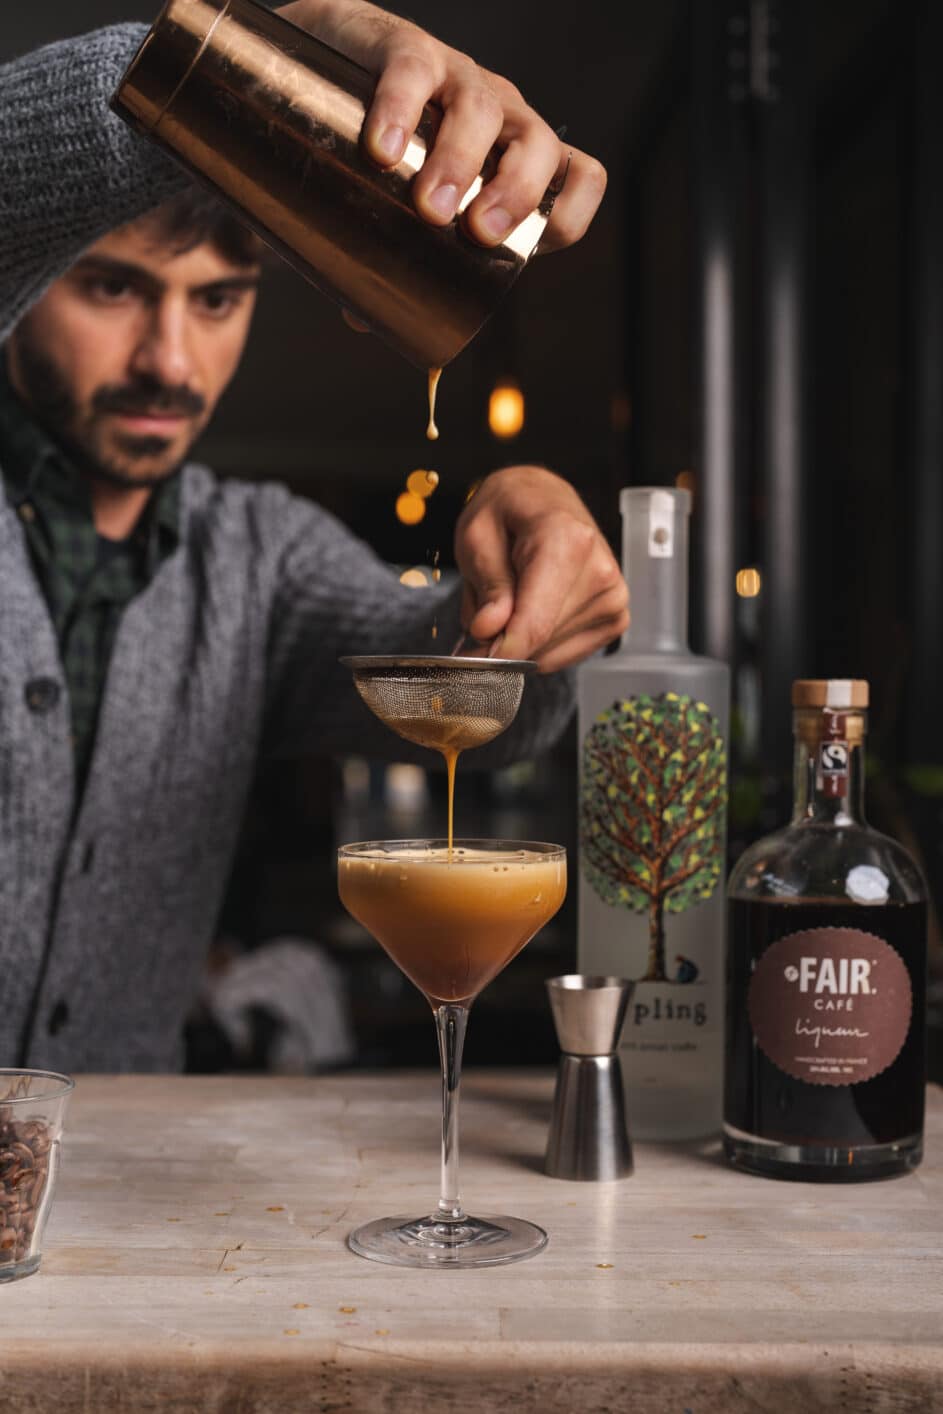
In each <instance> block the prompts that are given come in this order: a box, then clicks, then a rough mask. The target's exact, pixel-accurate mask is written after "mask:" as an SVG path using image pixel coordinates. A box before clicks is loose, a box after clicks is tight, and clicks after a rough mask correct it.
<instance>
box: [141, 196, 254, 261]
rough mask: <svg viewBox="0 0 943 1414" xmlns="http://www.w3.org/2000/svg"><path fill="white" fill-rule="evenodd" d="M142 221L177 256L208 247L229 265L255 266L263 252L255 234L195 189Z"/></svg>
mask: <svg viewBox="0 0 943 1414" xmlns="http://www.w3.org/2000/svg"><path fill="white" fill-rule="evenodd" d="M142 219H143V220H144V221H145V222H146V223H147V225H148V226H149V227H150V229H151V230H152V231H153V232H154V235H155V237H156V239H157V241H158V242H160V243H161V244H163V243H165V242H166V243H167V244H168V245H170V246H172V247H173V249H174V250H175V251H176V253H177V254H178V255H186V253H187V251H190V250H193V249H194V248H195V247H196V246H198V245H203V244H209V245H212V246H215V248H216V250H217V251H218V252H219V254H220V255H221V256H222V257H223V259H224V260H228V261H229V262H230V263H231V264H232V265H257V264H258V263H259V261H260V260H261V259H262V252H263V250H264V249H265V247H264V245H263V243H262V241H261V240H260V239H259V237H258V236H257V235H256V234H255V232H254V231H251V230H250V229H249V227H248V226H245V225H243V223H242V222H241V221H240V220H239V218H238V217H237V216H233V215H232V213H231V212H230V211H229V210H228V208H227V207H225V206H223V204H222V203H221V202H220V201H218V200H217V199H216V197H215V196H213V195H211V193H210V192H207V191H204V190H203V188H202V187H198V186H190V187H187V188H186V190H184V191H182V192H180V194H179V196H173V197H171V198H170V199H169V200H168V201H165V202H163V203H162V204H161V205H160V206H157V207H155V208H154V210H153V211H150V212H148V214H147V215H146V216H145V217H143V218H142Z"/></svg>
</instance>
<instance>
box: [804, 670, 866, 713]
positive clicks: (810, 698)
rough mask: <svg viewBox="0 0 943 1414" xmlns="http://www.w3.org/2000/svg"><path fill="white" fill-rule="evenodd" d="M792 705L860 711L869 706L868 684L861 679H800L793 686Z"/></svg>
mask: <svg viewBox="0 0 943 1414" xmlns="http://www.w3.org/2000/svg"><path fill="white" fill-rule="evenodd" d="M792 705H793V707H832V708H837V709H838V710H839V711H841V710H845V711H848V710H853V709H855V708H858V709H859V710H860V709H862V708H864V707H867V705H868V684H867V683H866V682H864V681H863V680H862V679H861V678H799V679H798V681H797V682H794V683H793V685H792Z"/></svg>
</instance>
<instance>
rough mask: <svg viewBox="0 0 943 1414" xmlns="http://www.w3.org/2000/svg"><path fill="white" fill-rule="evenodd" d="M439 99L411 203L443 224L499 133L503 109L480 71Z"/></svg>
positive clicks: (450, 215) (449, 217) (502, 121)
mask: <svg viewBox="0 0 943 1414" xmlns="http://www.w3.org/2000/svg"><path fill="white" fill-rule="evenodd" d="M440 102H441V103H442V106H443V108H444V115H443V118H442V123H441V125H440V127H439V131H438V133H437V135H436V139H435V142H434V144H433V146H432V150H431V151H430V153H429V154H428V156H427V157H426V160H425V162H424V163H423V165H422V168H421V170H420V171H419V172H418V173H417V175H416V177H415V180H414V181H413V201H414V202H415V204H416V209H417V210H418V211H419V214H420V215H421V216H424V217H425V219H426V220H427V221H431V222H433V223H434V224H435V225H446V224H447V223H448V222H449V221H451V220H452V219H453V217H454V216H455V213H456V212H457V211H458V208H459V203H460V202H461V200H462V198H463V197H464V195H465V193H466V192H467V191H468V189H469V187H470V186H471V185H472V183H473V182H474V181H475V179H476V177H477V176H478V174H479V173H480V171H481V169H482V167H483V166H484V164H485V161H486V159H487V157H488V154H489V152H490V151H491V149H492V147H493V146H494V143H495V141H496V140H497V138H498V136H499V135H500V133H501V130H502V128H503V126H504V109H503V108H502V106H501V104H500V102H499V101H498V98H497V96H496V95H495V93H494V90H493V89H492V87H491V86H490V84H489V83H488V81H487V76H486V75H485V73H484V71H483V70H481V69H474V70H470V71H469V75H468V77H467V78H466V79H464V80H461V81H459V82H458V83H456V84H454V85H451V86H449V87H447V88H446V89H445V91H444V92H443V93H442V94H441V96H440Z"/></svg>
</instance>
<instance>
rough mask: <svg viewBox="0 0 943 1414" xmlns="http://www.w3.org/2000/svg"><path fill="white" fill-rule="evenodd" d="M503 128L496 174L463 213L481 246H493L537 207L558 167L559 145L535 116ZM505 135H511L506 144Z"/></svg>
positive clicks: (529, 111)
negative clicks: (503, 146)
mask: <svg viewBox="0 0 943 1414" xmlns="http://www.w3.org/2000/svg"><path fill="white" fill-rule="evenodd" d="M527 112H528V113H529V115H530V116H529V117H528V118H527V119H526V120H524V121H523V122H517V121H515V122H514V123H513V124H507V123H506V124H505V126H504V129H503V130H502V133H501V135H500V142H501V143H505V142H507V146H506V147H505V150H504V152H503V154H502V156H501V159H500V161H499V162H498V166H497V171H496V173H495V175H494V176H493V177H492V178H491V180H490V181H489V182H487V183H486V184H485V186H484V187H483V188H482V190H481V191H480V193H479V194H478V196H477V197H476V198H475V200H474V201H473V202H472V203H471V205H470V206H469V207H468V210H467V211H466V212H465V225H466V228H467V229H468V231H469V233H470V234H471V235H472V236H473V237H474V238H475V240H477V241H480V242H481V243H482V244H483V245H496V244H497V243H498V242H499V241H502V240H504V238H505V236H507V235H508V233H509V232H510V231H513V230H514V228H515V227H516V226H519V225H520V223H521V222H522V221H523V220H524V218H525V217H527V216H529V215H530V213H531V212H532V211H533V210H534V208H535V207H537V206H539V204H540V202H541V201H542V200H543V197H544V194H545V193H546V190H547V188H548V186H549V185H550V183H551V181H552V180H553V177H554V174H555V173H556V171H557V170H558V168H559V165H560V153H561V148H560V142H559V139H558V138H557V137H555V136H554V134H553V133H552V132H551V131H550V129H549V128H548V127H547V124H546V123H544V122H543V121H542V120H541V119H540V118H538V117H537V114H536V113H533V112H532V111H531V110H529V109H528V110H527ZM509 132H513V133H514V135H513V136H511V137H510V140H509V141H508V136H509Z"/></svg>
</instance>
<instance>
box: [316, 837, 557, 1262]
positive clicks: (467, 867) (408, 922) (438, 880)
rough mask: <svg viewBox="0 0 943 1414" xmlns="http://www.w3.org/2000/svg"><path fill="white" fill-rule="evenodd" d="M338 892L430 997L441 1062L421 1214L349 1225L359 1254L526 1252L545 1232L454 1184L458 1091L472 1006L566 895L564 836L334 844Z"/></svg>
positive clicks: (478, 1256) (515, 1257) (446, 1256)
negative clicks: (429, 1178)
mask: <svg viewBox="0 0 943 1414" xmlns="http://www.w3.org/2000/svg"><path fill="white" fill-rule="evenodd" d="M338 888H339V891H340V897H341V902H342V903H343V904H344V907H345V908H346V909H347V911H348V912H349V913H351V914H353V916H354V918H356V919H357V921H358V922H359V923H362V924H363V926H364V927H365V928H366V929H367V930H368V931H369V932H370V933H372V934H373V936H374V937H375V938H376V940H377V942H378V943H380V944H381V945H382V947H383V948H385V950H386V951H387V952H388V953H389V955H390V957H391V958H392V959H393V961H394V962H395V963H396V964H397V966H398V967H400V968H401V969H402V971H403V972H405V974H406V976H407V977H408V978H409V979H410V981H411V982H413V983H415V985H416V986H417V987H418V988H419V990H420V991H421V992H422V993H423V995H424V996H425V997H426V999H427V1000H428V1002H429V1003H430V1005H431V1007H432V1010H433V1013H434V1015H435V1020H436V1028H437V1030H438V1036H439V1056H440V1060H441V1062H442V1182H441V1190H440V1197H439V1204H438V1207H437V1208H436V1210H435V1212H434V1213H432V1214H430V1215H429V1216H428V1217H417V1218H409V1217H389V1218H378V1219H376V1220H375V1221H374V1222H370V1223H367V1224H366V1225H365V1226H364V1227H361V1228H358V1229H357V1231H356V1232H352V1233H351V1234H350V1236H349V1238H348V1239H347V1241H348V1244H349V1246H350V1247H351V1249H352V1250H353V1251H354V1252H357V1253H359V1254H360V1256H361V1257H370V1258H372V1260H373V1261H375V1262H389V1263H390V1264H392V1265H394V1266H402V1267H448V1268H453V1269H454V1268H456V1267H490V1266H496V1265H498V1264H500V1263H504V1262H515V1261H519V1260H520V1259H521V1258H522V1257H530V1256H532V1255H533V1254H534V1253H535V1252H539V1251H540V1249H541V1248H542V1247H544V1246H545V1245H546V1242H547V1234H546V1233H545V1232H544V1231H543V1229H542V1228H539V1227H537V1226H536V1225H535V1224H534V1223H529V1222H525V1221H524V1220H523V1219H521V1218H508V1217H493V1216H488V1217H481V1218H474V1217H469V1216H468V1214H467V1213H465V1212H464V1210H463V1209H462V1205H461V1202H460V1200H459V1192H458V1098H459V1082H460V1079H461V1065H462V1045H463V1042H464V1039H465V1026H466V1023H467V1020H468V1011H469V1008H470V1006H471V1004H472V1002H473V1001H474V1000H475V998H476V997H477V996H478V993H479V992H480V991H481V990H482V988H484V987H486V986H487V985H488V983H489V982H490V981H491V979H492V978H493V977H496V976H497V975H498V973H499V972H500V971H501V969H502V968H503V967H505V966H506V965H507V963H509V962H510V960H511V958H512V957H514V956H515V954H517V953H519V952H520V950H521V948H522V947H523V946H524V944H525V943H527V942H529V941H530V939H531V938H532V937H533V936H534V934H535V933H537V932H539V930H540V929H541V928H542V927H543V925H544V924H545V923H546V922H547V921H548V920H549V919H550V918H552V917H553V915H554V914H555V913H556V911H557V909H558V908H559V907H560V905H561V904H562V902H563V899H564V897H565V895H566V851H565V849H564V848H563V847H562V846H561V845H555V844H536V843H532V842H530V841H517V840H455V841H454V842H453V845H452V848H451V850H450V849H449V845H448V841H447V840H379V841H372V842H370V843H366V844H348V845H344V846H343V847H342V848H341V849H340V850H339V851H338Z"/></svg>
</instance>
